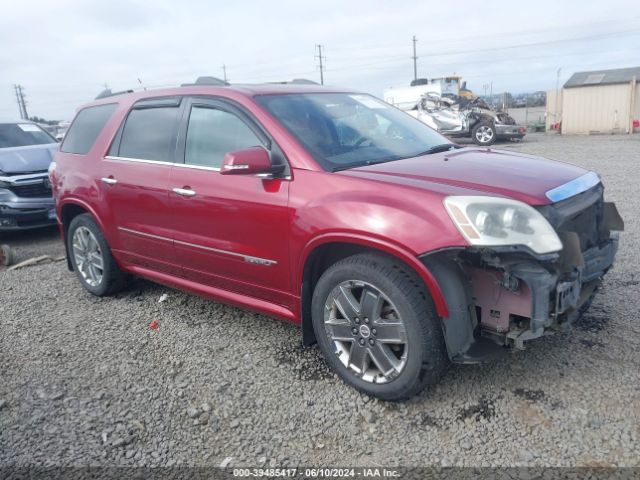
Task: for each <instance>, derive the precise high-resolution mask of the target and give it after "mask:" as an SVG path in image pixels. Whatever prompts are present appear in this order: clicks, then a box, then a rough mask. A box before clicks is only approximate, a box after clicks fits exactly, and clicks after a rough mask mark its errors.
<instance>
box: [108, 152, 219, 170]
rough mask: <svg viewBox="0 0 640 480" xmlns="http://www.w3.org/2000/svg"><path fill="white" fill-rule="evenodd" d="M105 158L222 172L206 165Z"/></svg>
mask: <svg viewBox="0 0 640 480" xmlns="http://www.w3.org/2000/svg"><path fill="white" fill-rule="evenodd" d="M104 158H105V160H119V161H123V162H136V163H151V164H154V165H171V166H172V167H182V168H193V169H196V170H211V171H214V172H219V171H220V169H219V168H217V167H207V166H205V165H187V164H186V163H176V162H162V161H160V160H146V159H144V158H129V157H116V156H114V155H106V156H105V157H104Z"/></svg>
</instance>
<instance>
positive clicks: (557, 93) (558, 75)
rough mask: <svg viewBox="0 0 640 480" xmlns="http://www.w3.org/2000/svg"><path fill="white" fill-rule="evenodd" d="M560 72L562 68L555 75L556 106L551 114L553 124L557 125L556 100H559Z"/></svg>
mask: <svg viewBox="0 0 640 480" xmlns="http://www.w3.org/2000/svg"><path fill="white" fill-rule="evenodd" d="M561 72H562V67H561V68H558V71H557V74H556V106H555V112H553V123H554V124H556V123H558V100H559V99H560V73H561Z"/></svg>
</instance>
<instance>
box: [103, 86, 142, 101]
mask: <svg viewBox="0 0 640 480" xmlns="http://www.w3.org/2000/svg"><path fill="white" fill-rule="evenodd" d="M125 93H133V90H122V91H120V92H112V91H111V89H110V88H105V89H104V90H103V91H101V92H100V93H99V94H98V96H97V97H96V98H95V100H100V99H101V98H107V97H115V96H116V95H124V94H125Z"/></svg>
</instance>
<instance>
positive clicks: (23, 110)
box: [13, 85, 29, 120]
mask: <svg viewBox="0 0 640 480" xmlns="http://www.w3.org/2000/svg"><path fill="white" fill-rule="evenodd" d="M13 88H14V89H15V91H16V100H17V101H18V108H19V109H20V118H23V119H25V120H29V114H28V113H27V102H26V101H25V99H24V97H25V95H24V92H23V91H22V88H23V87H22V85H14V86H13Z"/></svg>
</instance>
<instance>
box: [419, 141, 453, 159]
mask: <svg viewBox="0 0 640 480" xmlns="http://www.w3.org/2000/svg"><path fill="white" fill-rule="evenodd" d="M457 148H462V147H461V146H460V145H456V144H455V143H443V144H441V145H435V146H433V147H431V148H430V149H429V150H425V151H424V152H422V153H419V154H417V155H416V157H420V156H422V155H431V154H432V153H442V152H448V151H449V150H455V149H457Z"/></svg>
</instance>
